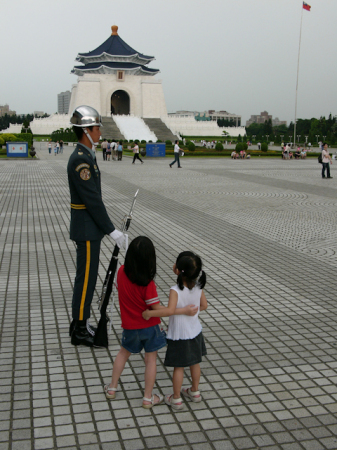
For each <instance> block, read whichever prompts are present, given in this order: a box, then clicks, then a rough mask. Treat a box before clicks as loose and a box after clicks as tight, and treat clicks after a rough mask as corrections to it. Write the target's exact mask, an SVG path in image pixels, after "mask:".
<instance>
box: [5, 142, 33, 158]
mask: <svg viewBox="0 0 337 450" xmlns="http://www.w3.org/2000/svg"><path fill="white" fill-rule="evenodd" d="M6 147H7V156H8V157H13V158H18V157H19V158H25V157H28V142H7V143H6Z"/></svg>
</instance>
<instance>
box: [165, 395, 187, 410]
mask: <svg viewBox="0 0 337 450" xmlns="http://www.w3.org/2000/svg"><path fill="white" fill-rule="evenodd" d="M165 403H166V404H167V405H168V406H171V407H172V408H173V409H183V407H184V405H183V401H182V399H181V397H179V398H173V394H171V395H166V397H165Z"/></svg>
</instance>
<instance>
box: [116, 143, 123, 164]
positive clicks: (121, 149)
mask: <svg viewBox="0 0 337 450" xmlns="http://www.w3.org/2000/svg"><path fill="white" fill-rule="evenodd" d="M117 155H118V161H122V156H123V143H122V141H119V143H118V145H117Z"/></svg>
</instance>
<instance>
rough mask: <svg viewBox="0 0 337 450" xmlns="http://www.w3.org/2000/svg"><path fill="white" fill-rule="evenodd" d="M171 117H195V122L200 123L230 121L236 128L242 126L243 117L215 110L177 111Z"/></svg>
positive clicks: (170, 114)
mask: <svg viewBox="0 0 337 450" xmlns="http://www.w3.org/2000/svg"><path fill="white" fill-rule="evenodd" d="M168 115H169V117H194V119H195V120H197V121H198V122H199V121H214V122H216V121H218V120H221V119H223V120H228V121H230V122H233V124H234V123H235V126H236V127H239V126H241V116H239V115H237V114H231V113H228V112H227V111H215V110H214V109H209V110H208V111H202V112H199V111H176V112H175V113H169V114H168Z"/></svg>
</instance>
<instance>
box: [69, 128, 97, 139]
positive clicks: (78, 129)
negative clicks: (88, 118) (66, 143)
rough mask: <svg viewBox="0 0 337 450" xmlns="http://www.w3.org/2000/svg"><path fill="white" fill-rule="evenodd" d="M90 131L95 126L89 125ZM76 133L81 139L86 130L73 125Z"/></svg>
mask: <svg viewBox="0 0 337 450" xmlns="http://www.w3.org/2000/svg"><path fill="white" fill-rule="evenodd" d="M87 128H89V130H90V131H92V130H93V127H87ZM73 130H74V133H75V134H76V137H77V139H78V140H79V141H80V140H81V139H82V137H83V134H84V131H83V128H82V127H73Z"/></svg>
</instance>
